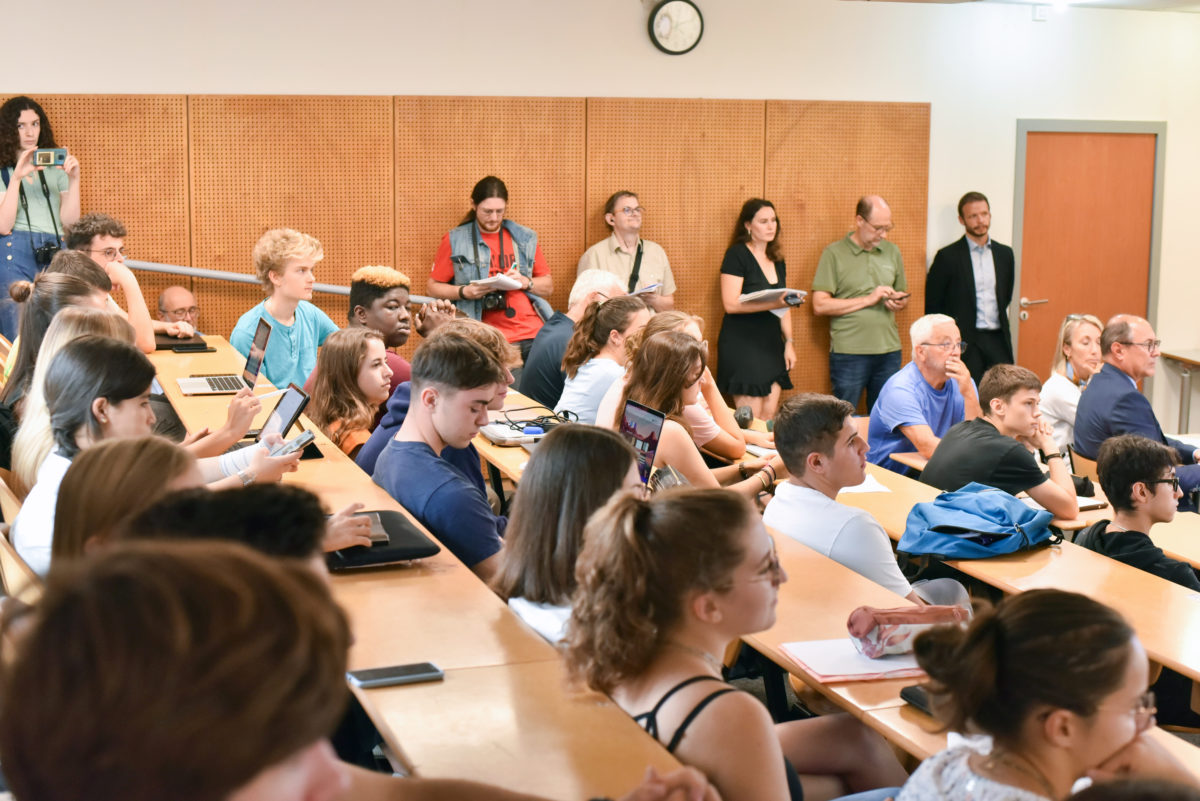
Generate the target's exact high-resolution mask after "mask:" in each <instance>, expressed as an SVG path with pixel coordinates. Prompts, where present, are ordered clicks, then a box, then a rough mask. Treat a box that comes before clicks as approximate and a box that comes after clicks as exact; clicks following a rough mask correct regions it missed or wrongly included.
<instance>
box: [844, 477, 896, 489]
mask: <svg viewBox="0 0 1200 801" xmlns="http://www.w3.org/2000/svg"><path fill="white" fill-rule="evenodd" d="M842 492H891V490H890V489H888V488H887V487H885V486H884V485H883V484H881V483H879V479H877V478H875V476H873V475H871V474H870V473H867V480H866V481H864V482H863V483H861V484H855V485H854V486H853V487H842Z"/></svg>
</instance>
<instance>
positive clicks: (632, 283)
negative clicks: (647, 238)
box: [629, 237, 642, 295]
mask: <svg viewBox="0 0 1200 801" xmlns="http://www.w3.org/2000/svg"><path fill="white" fill-rule="evenodd" d="M641 271H642V238H641V237H638V249H637V255H636V256H634V257H633V272H631V273H629V293H630V294H631V295H632V294H633V290H635V289H637V282H638V275H639V274H640V273H641Z"/></svg>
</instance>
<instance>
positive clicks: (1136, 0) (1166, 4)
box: [875, 0, 1200, 14]
mask: <svg viewBox="0 0 1200 801" xmlns="http://www.w3.org/2000/svg"><path fill="white" fill-rule="evenodd" d="M875 1H876V2H899V3H962V2H987V3H1010V4H1016V5H1029V6H1032V5H1051V4H1052V0H875ZM1067 2H1068V3H1069V4H1070V5H1073V6H1082V7H1085V8H1121V9H1128V10H1133V11H1186V12H1190V13H1193V14H1200V0H1067Z"/></svg>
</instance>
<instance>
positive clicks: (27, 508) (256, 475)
mask: <svg viewBox="0 0 1200 801" xmlns="http://www.w3.org/2000/svg"><path fill="white" fill-rule="evenodd" d="M153 379H154V365H152V364H151V363H150V360H149V359H147V358H146V357H145V355H144V354H142V353H141V352H140V351H139V350H138V349H137V348H136V347H135V346H133V345H131V344H129V343H128V342H121V341H118V340H116V339H109V338H107V337H98V336H83V337H79V338H78V339H75V340H74V341H72V342H69V343H68V344H67V345H66V346H64V347H63V349H62V350H60V351H59V352H58V354H57V355H56V356H55V357H54V359H53V360H51V362H50V365H49V367H48V368H47V372H46V382H45V393H46V409H47V411H48V412H49V415H50V430H51V433H52V435H53V439H54V450H52V451H51V452H50V453H49V454H48V455H47V456H46V458H45V460H44V461H43V462H42V466H41V467H40V468H39V469H38V473H37V481H36V483H34V485H33V488H32V489H31V490H30V491H29V495H28V496H27V497H26V498H25V502H24V503H23V504H22V505H21V511H20V513H19V514H18V515H17V519H16V520H15V521H14V522H13V528H12V532H11V537H12V542H13V545H14V546H15V547H16V549H17V552H18V553H20V554H21V556H22V557H23V558H24V559H25V561H26V562H27V563H28V564H29V566H30V567H31V568H33V570H34V571H35V572H37V573H38V574H39V575H44V574H45V572H46V570H47V569H48V568H49V566H50V549H51V542H52V538H53V532H54V517H55V506H56V504H57V501H58V492H59V487H60V485H61V484H62V480H63V476H64V475H65V473H66V471H67V468H68V467H70V464H71V460H72V459H73V458H74V457H75V456H76V455H77V454H78V453H79V452H80V451H82V450H85V449H87V448H89V447H91V446H92V445H95V444H96V443H98V442H100V441H102V440H106V439H119V438H131V437H145V436H149V435H150V434H151V433H152V429H153V426H154V412H153V410H151V408H150V401H149V398H150V382H151V381H152V380H153ZM247 451H248V452H249V453H246V452H247ZM299 459H300V454H298V453H293V454H290V455H288V456H270V455H269V454H268V452H267V449H266V448H265V447H252V448H243V449H242V450H240V451H234V452H233V453H231V454H228V455H225V456H222V457H220V458H219V459H206V460H204V461H203V462H202V463H201V471H202V473H203V475H204V479H205V480H206V481H209V482H214V487H223V486H235V485H237V484H239V483H240V484H243V485H244V484H249V483H251V482H253V481H264V482H271V481H277V480H278V479H279V478H280V477H281V476H282V475H283V473H284V472H287V471H289V470H295V469H296V465H297V463H298V462H299ZM235 474H236V475H235Z"/></svg>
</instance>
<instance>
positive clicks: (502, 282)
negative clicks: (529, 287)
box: [471, 273, 521, 292]
mask: <svg viewBox="0 0 1200 801" xmlns="http://www.w3.org/2000/svg"><path fill="white" fill-rule="evenodd" d="M471 283H472V284H473V285H474V286H482V287H487V288H488V289H501V290H504V291H505V292H507V291H508V290H511V289H520V288H521V282H520V281H518V280H517V279H515V278H509V277H508V276H507V275H505V274H504V273H496V274H495V275H492V276H489V277H487V278H478V279H476V280H474V281H472V282H471Z"/></svg>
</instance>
